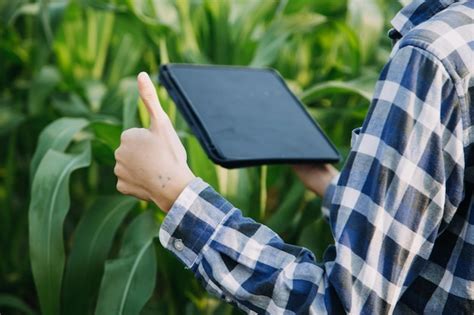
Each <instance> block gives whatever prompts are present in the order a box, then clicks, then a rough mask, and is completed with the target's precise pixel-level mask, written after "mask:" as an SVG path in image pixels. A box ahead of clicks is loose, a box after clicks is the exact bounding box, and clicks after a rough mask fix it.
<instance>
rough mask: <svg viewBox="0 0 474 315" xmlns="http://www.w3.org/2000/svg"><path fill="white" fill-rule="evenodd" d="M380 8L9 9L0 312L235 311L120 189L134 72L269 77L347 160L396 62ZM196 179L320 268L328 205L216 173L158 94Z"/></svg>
mask: <svg viewBox="0 0 474 315" xmlns="http://www.w3.org/2000/svg"><path fill="white" fill-rule="evenodd" d="M400 7H401V5H400V3H399V2H396V1H388V0H387V1H384V0H280V1H276V0H235V1H231V0H175V1H171V0H169V1H168V0H115V1H113V0H111V1H106V0H98V1H92V0H77V1H61V0H60V1H47V0H43V1H27V0H17V1H12V0H0V312H1V313H2V314H39V313H42V314H93V313H95V314H139V313H140V314H156V313H158V314H233V313H238V311H237V310H235V309H232V307H231V306H229V305H226V304H225V303H221V302H219V301H218V300H217V299H216V298H214V297H211V296H209V295H208V294H207V293H206V292H205V291H204V290H203V289H202V288H201V286H200V285H199V284H198V283H197V281H196V280H195V279H194V278H193V276H192V274H191V272H190V271H188V270H184V268H183V267H182V265H180V264H179V263H178V262H177V260H176V259H175V258H174V257H173V256H172V255H171V254H170V253H168V252H167V251H166V250H164V249H163V248H162V247H161V245H159V244H158V241H157V239H156V233H157V231H158V228H159V224H160V222H161V220H162V219H163V214H162V213H161V212H160V211H159V210H158V209H157V208H156V207H155V206H154V205H152V204H149V203H145V202H139V201H137V200H135V199H134V198H130V197H124V196H120V195H119V194H118V193H117V192H116V190H115V183H116V179H115V177H114V175H113V165H114V159H113V151H114V150H115V149H116V148H117V146H118V144H119V138H120V133H121V132H122V130H124V129H127V128H130V127H133V126H146V125H147V119H148V117H147V114H146V111H145V110H144V108H143V105H142V104H140V102H139V100H138V95H137V90H136V83H135V75H136V74H137V73H138V72H139V71H142V70H145V71H148V72H149V73H151V74H152V75H153V77H154V78H156V77H157V72H158V68H159V65H160V64H162V63H167V62H187V63H214V64H234V65H251V66H257V67H267V66H269V67H274V68H276V69H277V70H279V71H280V73H281V74H282V75H283V76H284V77H285V79H286V80H287V82H288V83H289V85H290V86H291V88H292V89H293V90H294V92H295V93H296V94H297V95H298V96H300V98H301V99H302V100H303V102H304V103H305V104H306V105H307V107H308V110H309V111H310V113H311V114H312V115H313V116H314V117H315V118H316V119H317V120H318V121H319V122H320V125H321V126H322V128H323V129H324V130H325V131H326V132H327V134H328V135H329V137H330V138H331V139H332V140H333V141H334V143H335V144H336V145H337V146H338V148H339V150H340V151H341V152H342V153H343V155H344V156H345V155H346V154H347V152H348V150H349V148H348V146H349V138H350V131H351V130H352V129H353V128H355V127H358V126H359V125H361V123H362V121H363V118H364V116H365V114H366V112H367V108H368V105H369V102H370V97H371V94H372V90H373V87H374V84H375V81H376V78H377V74H378V72H379V71H380V69H381V67H382V65H383V63H384V62H385V61H386V60H387V58H388V55H389V52H390V43H389V41H388V40H387V39H386V38H385V36H384V34H385V33H386V31H387V30H388V27H389V24H388V21H389V19H390V18H391V17H392V16H393V15H394V14H395V13H396V11H397V10H399V9H400ZM158 93H159V96H160V99H161V101H162V104H163V106H164V108H165V110H166V111H167V112H168V114H169V116H170V117H171V119H172V121H173V122H174V124H175V126H176V128H177V130H178V133H179V135H180V137H181V139H182V141H183V142H184V143H185V146H186V149H187V151H188V156H189V163H190V165H191V168H192V169H193V171H194V172H195V173H196V175H198V176H200V177H202V178H204V179H205V180H206V181H208V182H209V183H210V184H212V185H213V186H214V187H216V189H217V190H218V191H219V192H221V193H222V194H223V195H224V196H225V197H226V198H228V199H229V200H230V201H231V202H233V203H234V205H236V206H237V207H239V208H241V209H242V210H243V212H244V213H245V214H246V215H248V216H251V217H253V218H255V219H257V220H259V221H261V222H263V223H265V224H267V225H269V226H270V227H271V228H273V229H274V230H275V231H277V232H278V233H279V234H280V235H281V236H282V237H283V238H284V239H285V240H286V241H288V242H291V243H294V244H298V245H302V246H306V247H308V248H310V249H311V250H313V251H314V253H315V254H316V256H317V257H318V258H321V256H322V254H323V251H324V249H325V248H326V247H327V246H328V245H329V244H330V243H331V234H330V231H329V228H328V226H327V224H326V222H325V221H324V220H323V219H322V218H321V214H320V200H319V199H318V198H316V197H315V196H314V195H313V194H312V193H310V192H308V191H306V190H305V188H304V187H303V186H302V184H301V183H300V182H298V181H297V180H296V178H295V176H294V175H293V174H292V172H291V170H290V169H289V168H288V166H285V165H280V166H268V167H267V166H264V167H254V168H247V169H239V170H231V171H229V170H225V169H222V168H220V167H217V166H215V165H213V164H212V163H211V162H210V161H209V160H208V159H207V157H206V156H205V154H204V152H203V151H202V149H201V147H200V146H199V144H198V142H197V140H196V139H195V138H194V136H193V135H192V134H190V131H189V129H188V128H187V126H186V124H185V123H184V121H183V120H182V118H181V117H180V115H179V113H177V111H176V108H175V107H174V104H173V103H172V102H171V101H170V99H169V98H168V97H167V95H166V92H165V91H164V90H163V88H162V87H158Z"/></svg>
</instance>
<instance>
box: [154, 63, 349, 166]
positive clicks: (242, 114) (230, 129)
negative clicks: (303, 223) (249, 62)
mask: <svg viewBox="0 0 474 315" xmlns="http://www.w3.org/2000/svg"><path fill="white" fill-rule="evenodd" d="M159 81H160V83H161V84H162V85H163V86H164V87H165V88H166V90H167V91H168V94H169V95H170V96H171V98H172V99H173V101H174V102H175V103H176V105H177V107H178V110H179V111H180V112H181V114H182V115H183V117H184V119H185V120H186V122H187V123H188V124H189V126H190V128H191V130H192V132H193V133H194V134H195V135H196V137H197V138H198V140H199V142H200V143H201V145H202V147H203V148H204V151H205V152H206V153H207V155H208V156H209V158H210V159H211V160H212V161H213V162H215V163H217V164H219V165H221V166H223V167H226V168H236V167H245V166H254V165H262V164H276V163H291V164H297V163H323V162H324V163H325V162H337V161H339V159H340V156H339V153H338V152H337V150H336V149H335V147H334V145H333V144H332V143H331V142H330V141H329V140H328V138H327V137H326V136H325V135H324V133H323V132H322V130H321V129H320V128H319V126H318V125H317V124H316V122H315V121H314V120H313V119H312V118H311V116H310V115H309V114H308V112H307V111H306V109H305V108H304V106H303V105H302V104H301V102H300V101H299V100H298V99H297V98H296V96H295V95H294V94H293V93H292V92H291V91H290V89H289V88H288V87H287V85H286V84H285V81H284V80H283V78H282V77H281V76H280V75H279V74H278V72H276V71H275V70H273V69H267V68H265V69H261V68H249V67H234V66H214V65H212V66H211V65H188V64H165V65H162V66H161V67H160V74H159Z"/></svg>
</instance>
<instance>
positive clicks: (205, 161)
mask: <svg viewBox="0 0 474 315" xmlns="http://www.w3.org/2000/svg"><path fill="white" fill-rule="evenodd" d="M186 151H187V152H188V155H189V156H188V163H189V166H190V167H191V169H192V170H193V172H194V173H195V174H196V176H199V177H201V178H202V179H203V180H205V181H206V182H207V183H209V185H211V186H212V187H219V181H218V179H217V171H216V166H215V165H214V163H212V162H211V160H209V158H208V157H207V155H206V153H204V151H203V149H202V147H201V145H200V144H199V142H198V141H197V139H196V138H195V137H194V136H189V137H187V146H186Z"/></svg>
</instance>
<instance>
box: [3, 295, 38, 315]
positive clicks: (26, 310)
mask: <svg viewBox="0 0 474 315" xmlns="http://www.w3.org/2000/svg"><path fill="white" fill-rule="evenodd" d="M0 306H1V308H0V310H5V307H7V308H10V309H14V310H18V311H20V312H22V313H23V314H26V315H36V313H35V312H34V311H33V310H32V309H31V308H30V307H29V306H28V305H27V304H26V303H25V302H23V301H22V300H21V299H19V298H17V297H16V296H13V295H10V294H0Z"/></svg>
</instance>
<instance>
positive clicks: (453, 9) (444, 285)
mask: <svg viewBox="0 0 474 315" xmlns="http://www.w3.org/2000/svg"><path fill="white" fill-rule="evenodd" d="M473 19H474V1H473V0H468V1H454V0H425V1H421V0H415V1H414V2H412V3H411V4H409V5H408V6H406V7H405V8H403V9H402V10H401V11H400V12H399V13H398V14H397V15H396V16H395V18H394V19H393V21H392V24H393V26H394V29H393V30H392V31H391V32H390V36H391V37H392V38H393V39H394V40H395V41H396V43H395V44H394V48H393V52H392V54H391V57H390V60H389V61H388V63H387V64H386V66H385V67H384V68H383V70H382V72H381V74H380V78H379V80H378V82H377V85H376V89H375V94H374V98H373V101H372V103H371V105H370V108H369V112H368V114H367V117H366V119H365V121H364V123H363V125H362V127H361V129H360V130H359V131H358V134H357V133H356V135H355V139H354V144H353V147H352V150H351V152H350V154H349V156H348V158H347V161H346V164H345V166H344V167H343V168H342V170H341V173H340V175H339V176H336V177H334V174H335V170H334V169H333V168H332V167H330V166H328V165H323V166H309V165H306V166H296V167H295V170H296V172H297V174H298V175H299V176H300V177H301V179H302V180H303V182H304V183H305V184H306V185H307V186H308V187H309V188H310V189H313V190H314V191H315V192H317V193H318V194H321V195H324V201H323V203H324V205H325V209H326V211H327V214H328V217H329V223H330V226H331V231H332V233H333V236H334V240H335V244H334V246H331V247H329V248H328V249H327V250H326V252H325V255H324V260H323V261H321V262H316V261H315V258H314V255H313V253H311V252H310V251H309V250H307V249H305V248H302V247H298V246H294V245H291V244H286V243H285V242H284V241H283V240H282V239H281V238H280V237H279V236H278V235H277V234H276V233H274V232H273V231H272V230H271V229H269V228H268V227H266V226H264V225H262V224H259V223H257V222H255V221H254V220H252V219H249V218H246V217H243V216H242V214H241V212H240V210H238V209H236V208H235V207H234V206H233V205H232V204H230V203H229V202H228V201H227V200H225V199H224V198H223V197H222V196H220V195H219V194H218V193H217V192H216V191H215V190H214V189H213V188H212V187H210V186H209V185H208V184H207V183H205V182H204V181H203V180H201V179H199V178H196V177H195V176H194V174H193V173H192V171H191V170H190V168H189V167H188V165H187V163H186V152H185V150H184V148H183V145H182V144H181V142H180V140H179V138H178V136H177V135H176V132H175V130H174V129H173V126H172V124H171V123H170V120H169V119H168V117H167V116H166V114H165V112H164V111H163V110H162V109H161V107H160V104H159V101H158V98H157V96H156V92H155V89H154V87H153V85H152V83H151V81H150V79H149V77H148V76H147V75H146V74H145V73H140V74H139V75H138V84H139V92H140V95H141V98H142V100H143V102H144V103H145V105H146V106H147V108H148V111H149V113H150V118H151V125H150V128H149V129H130V130H127V131H125V132H124V133H123V134H122V138H121V145H120V147H119V148H118V150H117V151H116V160H117V164H116V168H115V173H116V175H117V177H118V182H117V189H118V190H119V191H120V192H122V193H124V194H129V195H133V196H136V197H138V198H141V199H145V200H152V201H153V202H155V203H156V204H157V205H158V206H159V207H160V208H161V209H163V210H164V211H167V215H166V217H165V219H164V221H163V223H162V226H161V228H160V232H159V239H160V242H161V243H162V244H163V246H165V247H166V248H168V249H169V250H171V251H172V252H173V253H174V254H175V255H176V256H177V257H178V258H179V259H180V260H181V261H182V262H183V263H184V264H185V266H186V267H187V268H189V269H191V270H192V272H194V273H195V275H196V277H197V278H198V279H199V280H200V281H201V282H202V283H203V285H204V286H205V288H206V289H207V290H208V291H209V292H211V293H213V294H215V295H217V296H219V297H221V298H223V299H225V300H226V301H228V302H230V303H233V304H234V305H237V306H238V307H239V308H241V309H242V310H244V311H246V312H248V313H252V314H255V313H257V314H293V313H296V314H301V313H304V314H306V313H311V314H326V313H328V314H343V313H350V314H413V313H434V314H438V313H451V314H474V209H473V208H474V199H473V191H474V190H473V187H474V185H473V183H474V180H473V177H474V176H473V175H474V172H473V171H472V170H473V167H474V157H473V148H474V146H473V144H474V126H473V119H474V111H473V108H474V107H473V106H474V104H473V102H474V101H473V95H474V76H473V73H474V53H473V50H474V22H473Z"/></svg>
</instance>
